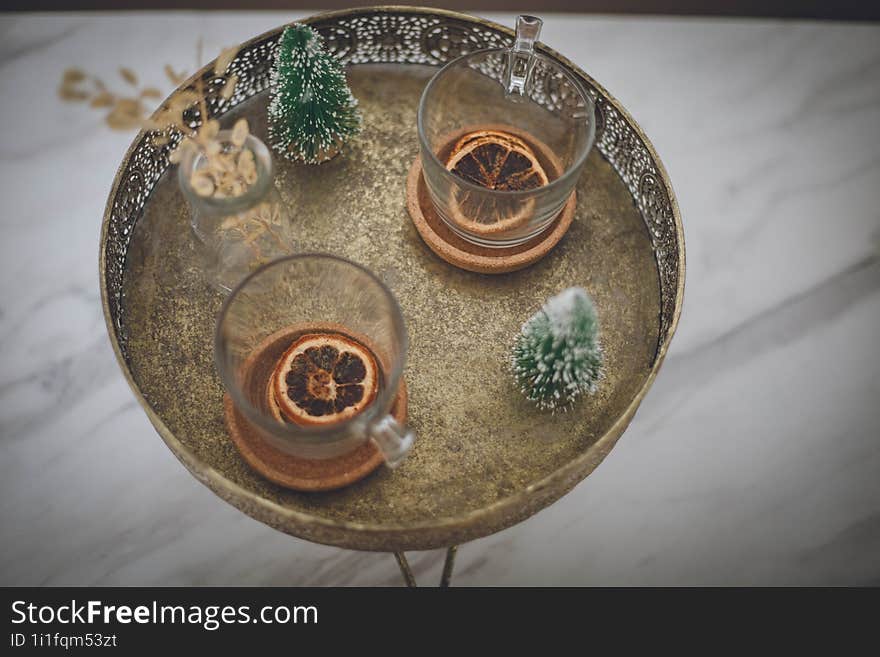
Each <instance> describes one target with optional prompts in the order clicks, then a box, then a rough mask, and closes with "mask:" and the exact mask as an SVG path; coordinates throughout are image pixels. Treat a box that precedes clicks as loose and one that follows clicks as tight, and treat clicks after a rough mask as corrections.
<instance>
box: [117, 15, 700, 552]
mask: <svg viewBox="0 0 880 657" xmlns="http://www.w3.org/2000/svg"><path fill="white" fill-rule="evenodd" d="M366 11H369V10H366ZM374 11H376V12H380V15H381V12H383V11H384V12H398V13H401V14H402V15H410V14H412V15H414V16H416V17H417V18H419V19H421V18H422V17H425V16H439V17H440V18H442V19H443V20H446V21H449V20H454V21H457V22H460V23H461V24H463V25H465V26H467V25H469V24H470V23H471V22H473V23H474V24H475V25H478V26H487V25H489V24H486V23H482V22H479V21H476V20H474V19H470V18H468V17H463V16H460V15H454V14H447V13H445V12H434V13H424V12H419V11H417V10H410V9H407V10H403V9H394V10H374ZM342 15H343V16H345V15H347V14H342ZM333 16H340V14H334V15H333ZM490 27H491V29H492V30H497V31H498V32H499V33H501V34H502V35H504V34H507V33H506V32H505V31H504V30H502V29H501V28H497V27H496V26H490ZM490 27H486V28H485V29H490ZM424 29H430V25H429V26H428V28H424ZM262 38H265V37H262ZM435 70H436V69H435V68H433V67H428V66H419V65H413V66H400V65H395V64H358V65H355V66H352V67H351V68H350V69H349V79H350V83H351V86H352V89H353V92H354V94H355V96H356V97H357V98H358V99H359V101H360V105H361V108H362V110H363V113H364V123H365V130H364V133H363V134H362V135H361V136H360V137H358V138H357V139H356V140H354V141H353V142H352V143H351V144H350V145H349V146H348V147H347V148H346V150H345V152H344V154H343V155H341V156H340V157H337V158H336V159H335V160H332V161H331V162H328V163H325V164H322V165H320V166H318V167H314V166H306V165H295V164H292V163H289V162H287V161H286V160H283V159H281V158H278V159H277V160H276V162H277V168H278V171H277V182H278V185H279V188H280V190H281V193H282V196H283V197H284V199H285V200H286V201H287V202H288V203H289V204H290V208H291V213H292V215H293V217H294V221H295V223H296V226H297V234H298V235H299V236H300V238H299V243H298V244H297V247H298V248H299V249H300V250H316V251H329V252H332V253H335V254H338V255H341V256H344V257H347V258H350V259H353V260H356V261H358V262H360V263H363V264H364V265H366V266H367V267H369V268H371V269H372V270H374V271H375V272H376V273H377V274H378V275H379V276H380V277H381V278H382V279H383V280H384V281H385V282H386V283H387V284H388V285H389V287H390V288H391V290H392V291H393V292H394V294H395V295H396V296H397V298H398V300H399V301H400V304H401V307H402V309H403V313H404V317H405V319H406V322H407V326H408V329H409V333H410V340H411V347H410V353H409V359H408V364H407V368H406V372H405V377H406V381H407V385H408V387H409V393H410V399H409V418H410V420H409V421H410V425H411V426H412V427H413V429H414V430H415V432H416V433H417V435H418V440H417V443H416V445H415V447H414V449H413V451H412V454H411V456H410V457H409V459H408V460H407V461H406V462H405V463H404V464H403V465H402V466H401V467H400V468H398V469H397V470H395V471H390V470H387V469H385V468H380V470H378V471H377V472H376V473H374V474H372V475H370V476H369V477H367V478H366V479H364V480H362V481H360V482H358V483H356V484H354V485H352V486H350V487H348V488H345V489H342V490H339V491H335V492H329V493H317V494H315V493H296V492H293V491H288V490H285V489H283V488H280V487H278V486H275V485H273V484H272V483H270V482H268V481H267V480H265V479H263V478H261V477H260V476H259V475H257V474H255V473H254V472H253V471H252V470H250V468H249V467H248V466H247V465H246V464H245V463H244V461H243V460H242V459H241V457H240V456H239V455H238V453H237V451H236V450H235V448H234V446H233V445H232V443H231V441H230V439H229V438H228V436H227V435H226V431H225V427H224V423H223V404H222V397H223V391H222V387H221V385H220V382H219V379H218V377H217V375H216V374H215V372H214V367H213V355H212V332H213V326H214V318H215V314H216V311H217V310H218V308H219V304H220V301H221V298H220V297H219V295H217V294H216V293H215V292H214V291H213V290H212V289H211V288H210V287H209V286H208V284H207V283H205V282H204V280H203V277H202V273H201V271H200V270H199V267H198V262H199V261H198V258H197V254H196V251H195V246H194V241H193V239H192V238H191V234H190V229H189V225H188V209H187V207H186V205H185V202H184V199H183V197H182V195H181V193H180V191H179V189H178V187H177V184H176V179H175V178H174V177H173V176H170V175H168V173H167V172H165V173H164V174H163V175H161V177H159V178H158V181H157V183H156V184H155V187H154V188H153V189H152V191H151V193H150V196H149V199H148V200H146V202H145V204H144V207H143V212H142V214H141V213H138V215H139V217H138V218H137V219H136V221H135V220H132V223H133V225H134V227H133V230H132V232H131V235H130V239H129V240H128V241H127V243H126V253H125V266H124V267H123V268H122V271H119V272H117V271H116V270H115V269H114V268H113V267H111V266H109V265H108V259H109V258H110V257H112V255H113V254H112V250H113V248H114V247H113V244H112V241H113V239H114V237H115V236H114V235H113V234H111V231H112V230H113V229H112V225H113V223H114V220H115V218H114V212H116V211H117V209H118V203H119V199H118V195H119V194H120V193H121V190H122V189H123V188H124V186H125V185H126V181H127V180H129V179H127V178H126V175H127V174H126V166H129V167H130V166H131V162H132V160H133V159H136V158H135V157H134V156H135V155H136V149H137V143H136V145H135V146H134V147H133V149H132V151H131V152H130V153H129V156H128V157H127V160H126V163H124V164H123V168H122V169H121V170H120V177H119V178H117V182H116V185H115V186H114V191H113V193H112V194H111V200H110V202H109V203H108V215H107V216H106V217H105V226H104V235H103V238H102V239H103V242H102V286H103V287H104V289H103V290H102V292H103V294H104V301H105V310H106V311H107V319H108V326H109V327H110V331H111V339H112V341H113V344H114V348H115V349H116V351H117V355H118V356H119V357H120V362H121V363H122V366H123V370H124V372H125V373H126V376H127V377H128V378H129V381H130V383H131V384H132V387H133V389H134V390H135V392H136V394H137V395H138V396H139V399H140V400H141V402H142V403H143V405H144V408H145V410H146V412H147V414H148V415H149V416H150V419H151V420H152V421H153V423H154V425H156V427H157V429H158V431H159V433H160V434H161V435H162V437H163V439H164V440H165V441H166V443H167V444H168V446H169V447H170V448H171V449H172V450H173V451H174V453H175V454H176V455H177V456H178V458H179V459H180V460H181V461H182V462H183V463H184V465H186V467H187V468H188V469H189V470H190V471H191V472H192V473H193V474H194V475H195V476H196V477H198V478H199V479H200V480H201V481H202V482H204V483H205V484H206V485H208V486H209V487H211V488H212V489H213V490H214V491H215V492H217V493H218V495H220V496H221V497H223V498H224V499H226V500H227V501H229V502H230V503H232V504H234V505H235V506H237V507H238V508H240V509H241V510H243V511H244V512H246V513H248V514H250V515H252V516H253V517H255V518H257V519H259V520H261V521H263V522H265V523H267V524H269V525H271V526H273V527H276V528H278V529H280V530H282V531H285V532H288V533H290V534H293V535H296V536H300V537H303V538H306V539H309V540H313V541H317V542H322V543H328V544H332V545H338V546H341V547H349V548H355V549H366V550H387V551H401V550H410V549H428V548H434V547H440V546H448V545H454V544H458V543H460V542H463V541H466V540H469V539H473V538H476V537H479V536H484V535H486V534H489V533H492V532H494V531H498V530H500V529H502V528H504V527H506V526H509V525H511V524H513V523H515V522H517V521H520V520H522V519H524V518H526V517H528V516H529V515H531V514H533V513H535V512H536V511H538V510H539V509H541V508H542V507H544V506H546V505H547V504H549V503H550V502H552V501H554V500H555V499H558V498H559V497H560V496H561V495H563V494H564V493H566V492H567V491H568V490H569V489H570V488H571V487H572V486H574V485H575V484H576V483H577V482H578V481H580V480H581V479H582V478H583V477H585V476H586V475H587V474H589V472H590V471H591V470H592V469H593V468H594V467H595V466H596V465H597V464H598V463H599V462H600V461H601V460H602V459H603V458H604V456H605V455H606V454H607V453H608V451H610V449H611V447H612V446H613V445H614V443H615V442H616V440H617V438H618V437H619V436H620V434H621V433H622V432H623V430H624V428H625V427H626V425H627V424H628V423H629V420H630V419H631V417H632V415H633V413H634V412H635V410H636V408H637V406H638V404H639V402H640V401H641V398H642V397H643V395H644V394H645V392H646V391H647V388H648V386H649V385H650V383H651V381H652V380H653V378H654V376H655V375H656V371H657V369H658V367H659V365H660V362H661V361H662V358H663V355H664V354H665V351H666V348H667V346H668V342H669V339H671V336H672V332H673V331H674V327H675V323H676V321H677V317H678V313H679V311H680V304H681V293H682V285H683V268H684V264H683V255H684V253H683V243H682V241H681V227H680V223H679V220H678V216H677V208H676V207H675V204H674V200H673V199H672V198H671V196H667V197H665V198H666V199H667V201H666V203H667V204H668V205H667V206H664V207H666V208H667V210H668V213H670V217H668V218H669V219H670V220H671V222H672V223H671V231H672V238H671V247H672V248H673V249H674V253H673V254H672V255H674V256H675V259H674V260H669V259H668V254H665V253H659V254H658V242H657V235H652V234H651V231H649V229H648V225H651V222H647V225H646V220H645V217H644V216H643V213H644V212H645V211H646V205H645V200H644V199H643V198H641V197H638V199H636V197H637V196H638V194H636V196H634V193H633V190H636V191H638V189H639V188H640V185H642V184H643V183H642V182H639V181H641V180H642V178H644V175H642V176H641V177H640V178H639V179H638V180H637V181H636V185H635V186H634V185H633V181H632V180H631V178H632V175H631V174H632V172H631V171H630V172H629V174H627V169H626V167H627V166H630V165H626V163H625V161H624V164H623V165H622V166H621V165H620V161H618V162H617V164H618V165H619V166H617V169H618V171H621V172H623V173H624V179H623V180H622V178H621V176H620V175H619V174H618V172H617V171H615V169H614V168H612V166H611V164H609V161H608V160H607V159H605V158H604V157H603V156H602V154H600V152H599V151H594V152H593V153H592V154H591V156H590V158H589V160H588V163H587V166H586V169H585V171H584V174H583V177H582V179H581V181H580V184H579V186H578V209H577V214H576V216H575V219H574V222H573V224H572V227H571V229H570V230H569V232H568V234H567V235H566V236H565V238H564V239H563V240H562V242H561V243H560V244H559V245H558V246H557V247H556V248H555V250H554V251H553V252H551V253H550V255H549V256H547V257H546V258H545V259H544V260H542V261H541V262H539V263H537V264H536V265H534V266H532V267H530V268H528V269H525V270H522V271H519V272H515V273H512V274H506V275H502V276H484V275H480V274H473V273H469V272H465V271H462V270H459V269H456V268H455V267H452V266H450V265H448V264H447V263H445V262H443V261H442V260H440V259H439V258H438V257H436V256H435V255H434V254H433V253H432V252H431V251H430V250H429V249H428V248H427V247H426V246H425V245H424V244H423V243H422V242H421V240H420V238H419V236H418V233H417V232H416V230H415V229H414V227H413V226H412V223H411V222H410V220H409V218H408V216H407V213H406V208H405V197H404V189H405V179H406V173H407V169H408V167H409V164H410V163H411V162H412V160H413V158H414V157H415V156H416V154H417V151H418V142H417V137H416V108H417V103H418V100H419V96H420V93H421V90H422V88H423V86H424V84H425V82H426V81H427V79H428V77H429V76H430V75H431V74H433V72H434V71H435ZM596 88H597V89H599V93H601V94H604V91H602V90H601V88H599V87H598V86H596ZM603 98H605V96H603ZM266 100H267V98H266V95H265V94H255V95H253V96H252V97H251V98H249V99H243V100H242V102H240V103H239V104H238V105H237V106H236V107H234V108H233V109H231V110H230V111H228V112H226V113H224V114H223V116H222V117H221V121H222V122H223V123H224V124H227V123H230V124H231V122H232V121H234V119H235V118H236V117H237V116H239V115H242V114H243V115H246V116H247V117H248V118H249V119H250V121H251V125H252V129H253V132H254V133H255V134H256V135H257V136H260V137H263V136H265V105H266ZM606 103H613V99H611V100H606ZM607 107H610V108H611V109H612V110H613V111H614V112H616V116H617V117H618V118H620V117H622V119H621V120H624V119H625V120H626V121H629V119H628V117H626V115H625V114H623V113H622V110H621V109H620V108H618V107H616V106H615V105H607ZM635 135H636V138H637V139H641V135H640V133H635ZM639 144H640V145H641V148H647V149H648V150H647V151H646V152H648V154H649V155H650V156H652V157H654V158H655V157H656V156H654V155H653V152H652V151H650V147H649V146H648V145H647V144H646V143H645V142H641V141H639ZM606 146H607V147H608V152H609V153H611V152H613V149H614V148H618V147H619V145H618V144H616V143H611V144H608V143H606ZM651 164H652V166H653V167H654V168H653V169H652V171H650V172H648V173H649V174H650V175H653V176H655V177H656V179H657V180H656V181H654V182H653V183H651V184H656V185H660V187H659V189H661V191H667V192H671V190H669V188H668V185H667V183H666V182H665V175H664V174H663V172H662V169H659V168H657V167H659V162H655V161H652V162H651ZM128 175H130V174H128ZM627 175H629V178H627ZM624 180H627V184H625V182H624ZM648 182H649V183H650V182H651V181H648ZM648 191H651V190H648ZM651 193H655V192H651ZM114 195H116V197H114ZM636 200H638V201H639V205H640V207H641V209H642V212H640V207H637V205H636ZM651 202H656V201H651ZM648 209H650V208H648ZM655 209H656V208H655ZM661 209H662V208H661ZM664 211H666V210H664ZM657 223H658V224H659V220H658V221H657ZM652 229H653V228H652ZM666 229H667V230H670V229H669V228H668V227H667V228H666ZM664 239H666V238H664ZM665 248H669V247H668V246H667V247H665ZM664 258H667V260H666V265H665V266H666V267H669V266H670V265H669V262H672V263H673V264H672V270H671V274H670V272H669V271H667V272H666V273H665V274H664V273H663V272H662V271H661V269H662V268H663V266H664V265H662V264H661V265H658V262H661V263H662V262H663V261H664V260H663V259H664ZM671 275H672V276H674V278H673V279H670V276H671ZM116 277H119V278H120V280H119V281H117V280H116ZM670 280H672V283H674V285H671V286H670ZM664 281H665V282H664ZM116 283H119V284H120V289H119V292H120V294H119V295H118V297H117V298H116V299H115V300H114V298H113V291H114V287H113V286H114V284H116ZM570 285H583V286H584V287H586V288H587V289H588V290H589V291H590V293H591V294H592V295H593V297H594V299H595V301H596V304H597V307H598V310H599V314H600V319H601V323H602V328H603V344H604V347H605V353H606V358H607V360H606V369H607V377H606V379H605V380H604V382H603V384H602V386H601V388H600V390H599V392H598V393H597V394H596V395H595V396H593V397H592V398H587V399H585V400H584V401H583V402H582V403H579V404H577V405H576V406H575V407H574V408H573V409H572V410H571V411H570V412H568V413H564V414H558V415H551V414H549V413H544V412H538V411H536V410H534V408H533V407H531V406H530V405H529V404H528V403H527V402H526V401H525V400H524V398H523V397H522V396H521V394H520V393H519V391H518V390H516V388H515V387H514V384H513V382H512V378H511V376H510V375H509V373H508V371H507V364H506V358H507V353H508V350H509V347H510V344H511V341H512V339H513V336H514V335H515V333H516V331H517V330H518V329H519V326H520V325H521V323H522V322H523V321H524V320H525V319H527V318H528V317H529V316H530V315H531V314H532V313H533V312H534V311H535V310H536V309H537V308H538V307H540V305H541V303H542V302H543V301H544V300H545V299H546V298H547V297H549V296H550V295H552V294H555V293H557V292H558V291H560V290H561V289H563V288H565V287H567V286H570ZM664 286H665V287H664ZM661 289H662V290H663V292H661ZM670 295H671V297H672V300H671V302H670V301H668V299H667V297H669V296H670Z"/></svg>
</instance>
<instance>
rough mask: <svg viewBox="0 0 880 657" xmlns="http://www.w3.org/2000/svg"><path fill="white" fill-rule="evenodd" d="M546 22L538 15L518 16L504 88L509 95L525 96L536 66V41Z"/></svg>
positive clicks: (508, 53) (505, 73)
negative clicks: (527, 84) (530, 76)
mask: <svg viewBox="0 0 880 657" xmlns="http://www.w3.org/2000/svg"><path fill="white" fill-rule="evenodd" d="M543 24H544V21H542V20H541V19H540V18H538V17H537V16H524V15H522V16H517V18H516V40H515V41H514V42H513V46H512V47H511V48H510V50H508V51H507V68H506V69H505V71H504V88H505V90H506V91H507V94H508V95H514V94H515V95H517V96H524V95H525V93H526V83H527V82H528V80H529V75H531V73H532V69H533V68H534V67H535V41H537V40H538V37H539V36H541V26H542V25H543Z"/></svg>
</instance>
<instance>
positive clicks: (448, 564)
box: [440, 545, 458, 589]
mask: <svg viewBox="0 0 880 657" xmlns="http://www.w3.org/2000/svg"><path fill="white" fill-rule="evenodd" d="M456 552H458V546H457V545H453V546H452V547H450V548H449V549H448V550H446V561H445V562H444V563H443V575H441V577H440V588H441V589H445V588H446V587H448V586H449V582H450V580H451V579H452V569H453V568H454V567H455V554H456Z"/></svg>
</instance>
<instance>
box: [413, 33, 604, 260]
mask: <svg viewBox="0 0 880 657" xmlns="http://www.w3.org/2000/svg"><path fill="white" fill-rule="evenodd" d="M541 24H542V22H541V20H540V19H539V18H535V17H533V16H520V17H519V18H518V19H517V29H516V40H515V42H514V45H513V46H512V47H511V48H495V49H490V50H481V51H478V52H474V53H471V54H467V55H463V56H461V57H459V58H457V59H455V60H453V61H451V62H450V63H449V64H447V65H446V66H444V67H443V68H442V69H441V70H440V71H439V72H438V73H437V74H436V75H435V76H434V77H433V78H432V79H431V80H430V81H429V82H428V84H427V85H426V87H425V90H424V91H423V93H422V98H421V102H420V103H419V110H418V132H419V147H420V158H421V164H422V171H423V175H424V178H425V183H426V185H427V188H428V191H429V193H430V197H431V200H432V202H433V205H434V208H435V209H436V211H437V213H438V215H439V216H440V217H441V219H443V221H444V222H445V223H446V225H448V226H449V228H450V229H451V230H452V231H453V232H454V233H456V234H457V235H459V236H460V237H462V238H463V239H465V240H466V241H468V242H471V243H473V244H479V245H481V246H488V247H498V248H503V247H510V246H516V245H519V244H522V243H523V242H526V241H528V240H529V239H531V238H533V237H535V236H536V235H538V234H540V233H541V232H543V231H544V230H546V229H547V228H548V227H549V226H550V225H551V224H552V223H553V220H554V219H555V218H556V217H557V216H558V215H559V213H560V212H561V211H562V209H563V207H564V206H565V204H566V202H567V201H568V199H569V197H570V196H571V194H572V192H573V190H574V187H575V185H576V183H577V180H578V178H579V176H580V173H581V170H582V169H583V166H584V163H585V162H586V159H587V155H588V154H589V152H590V149H591V148H592V146H593V141H594V139H595V133H596V118H595V109H594V106H593V101H592V99H591V98H590V96H589V94H588V93H587V92H586V90H585V89H584V88H583V86H582V85H581V84H580V83H579V82H578V81H577V79H576V78H575V77H574V76H573V75H572V74H571V72H569V71H568V70H567V69H566V68H564V67H563V66H561V65H560V64H557V63H556V62H554V61H553V60H551V59H550V58H548V57H545V56H544V55H542V54H539V53H537V52H535V50H534V43H535V41H536V40H537V38H538V35H539V34H540V30H541ZM487 134H488V135H492V134H494V135H498V134H500V135H501V136H502V139H501V140H500V141H497V142H496V143H500V144H502V146H501V148H500V149H499V148H498V147H497V146H492V147H491V148H494V149H495V150H494V152H493V151H491V150H490V151H484V152H482V153H477V154H476V155H478V156H479V157H478V158H477V159H476V160H471V161H470V163H467V162H464V163H461V164H458V165H456V164H455V161H456V157H455V156H456V154H457V153H460V152H461V151H462V150H466V149H467V144H468V143H469V144H470V145H474V144H478V143H479V142H478V141H476V139H479V138H480V137H481V136H485V135H487ZM489 139H490V140H492V139H493V137H491V136H490V137H489ZM463 144H465V146H464V147H463V148H462V145H463ZM504 144H507V146H504ZM523 145H525V148H523V147H522V146H523ZM508 146H509V148H508ZM523 153H525V154H526V155H525V157H521V155H522V154H523ZM514 154H515V155H514ZM501 158H506V159H501ZM501 162H503V165H501V164H499V165H498V166H497V168H496V169H495V170H494V171H492V170H491V169H492V167H493V166H494V165H495V163H501ZM464 165H469V166H470V167H471V169H472V170H471V171H465V173H467V174H468V175H469V177H468V178H466V177H463V176H462V175H459V173H453V171H452V170H451V168H456V167H458V171H460V172H461V171H464V169H463V168H462V167H463V166H464ZM508 166H511V167H512V168H511V171H513V172H515V173H516V175H517V176H523V175H524V176H525V177H531V178H532V180H533V182H532V183H530V184H528V185H523V184H521V183H520V182H519V181H517V180H515V179H514V177H511V176H510V175H509V173H508V172H507V171H506V170H505V167H508ZM481 167H482V168H481ZM538 169H540V170H542V171H543V175H541V174H540V173H539V172H537V170H538ZM471 173H474V174H475V175H474V176H470V174H471ZM496 173H503V174H504V175H502V176H500V177H493V176H494V174H496ZM487 177H488V179H487ZM534 181H537V182H534ZM487 183H489V184H487ZM494 183H498V184H497V185H496V184H494ZM537 184H540V186H534V185H537Z"/></svg>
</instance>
